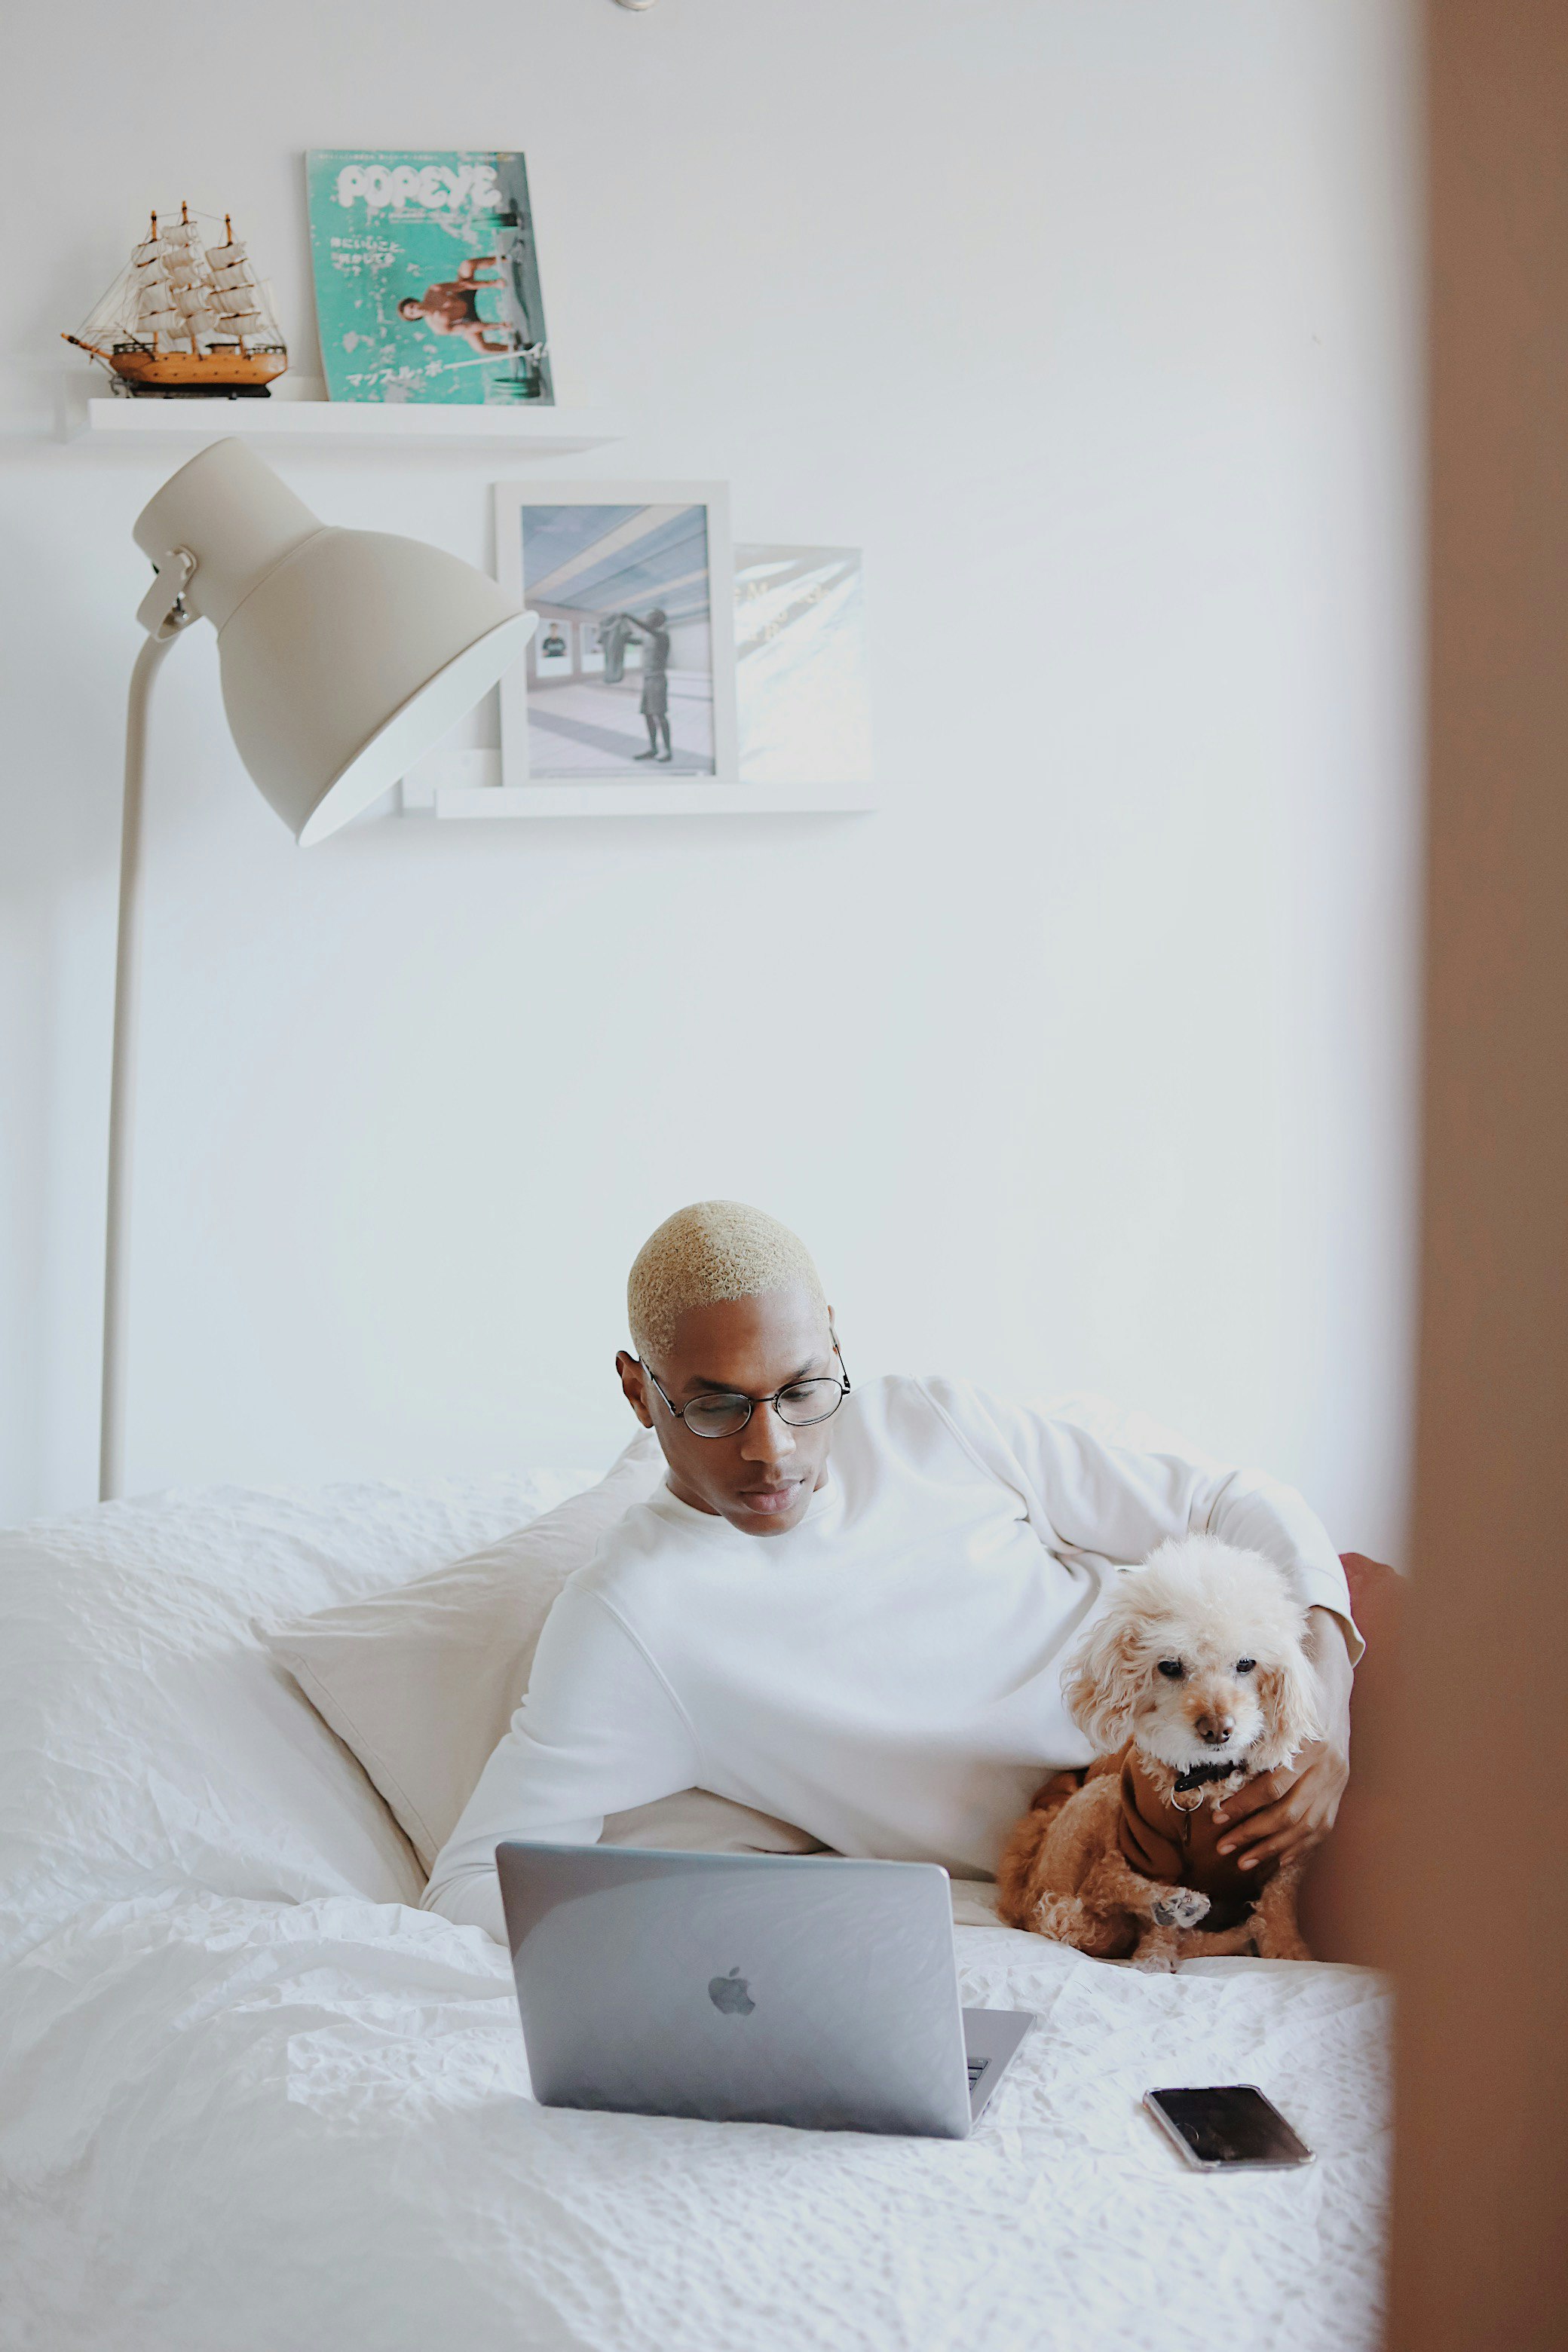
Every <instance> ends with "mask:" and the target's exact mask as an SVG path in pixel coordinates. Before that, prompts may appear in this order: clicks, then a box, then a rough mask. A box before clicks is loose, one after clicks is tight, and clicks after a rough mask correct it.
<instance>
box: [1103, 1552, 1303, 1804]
mask: <svg viewBox="0 0 1568 2352" xmlns="http://www.w3.org/2000/svg"><path fill="white" fill-rule="evenodd" d="M1305 1622H1306V1621H1305V1612H1303V1611H1302V1610H1301V1609H1300V1606H1299V1605H1298V1604H1297V1602H1296V1601H1295V1600H1294V1598H1293V1597H1292V1595H1291V1593H1290V1591H1289V1588H1288V1587H1287V1585H1286V1582H1285V1580H1284V1577H1283V1576H1282V1575H1281V1573H1280V1571H1279V1570H1278V1569H1277V1568H1276V1567H1275V1566H1274V1565H1273V1563H1272V1562H1271V1561H1269V1560H1267V1559H1263V1558H1262V1556H1261V1555H1260V1554H1258V1553H1257V1552H1246V1551H1238V1550H1237V1549H1235V1548H1234V1547H1232V1546H1231V1545H1228V1544H1221V1543H1215V1541H1213V1540H1212V1538H1208V1537H1206V1536H1200V1537H1194V1538H1191V1539H1190V1540H1188V1541H1187V1542H1185V1543H1168V1544H1162V1545H1161V1547H1160V1549H1159V1550H1158V1551H1156V1552H1154V1553H1153V1554H1152V1557H1151V1558H1150V1559H1148V1560H1147V1561H1146V1562H1145V1564H1144V1566H1143V1567H1142V1568H1140V1569H1131V1570H1127V1571H1125V1572H1124V1573H1123V1574H1122V1575H1121V1577H1119V1578H1118V1579H1117V1582H1116V1586H1115V1588H1114V1590H1113V1591H1112V1594H1111V1599H1110V1606H1109V1607H1108V1609H1107V1610H1106V1612H1105V1614H1104V1615H1103V1616H1102V1617H1101V1618H1100V1622H1099V1623H1098V1624H1097V1625H1096V1626H1095V1627H1094V1629H1093V1631H1092V1632H1091V1633H1090V1634H1089V1639H1088V1641H1087V1642H1086V1643H1085V1644H1084V1645H1083V1647H1082V1649H1081V1650H1080V1651H1079V1654H1078V1656H1077V1657H1076V1659H1075V1660H1074V1661H1073V1664H1072V1665H1071V1666H1070V1667H1069V1668H1068V1675H1067V1677H1066V1680H1065V1685H1064V1686H1065V1688H1066V1692H1067V1700H1068V1708H1069V1710H1070V1711H1071V1714H1072V1716H1073V1718H1074V1720H1075V1722H1077V1724H1078V1725H1079V1728H1080V1729H1081V1730H1082V1731H1084V1732H1085V1733H1086V1734H1087V1736H1088V1737H1089V1738H1090V1739H1091V1740H1093V1742H1094V1744H1095V1747H1096V1748H1098V1749H1099V1750H1100V1753H1101V1754H1109V1753H1110V1752H1111V1751H1112V1750H1113V1749H1115V1748H1120V1747H1121V1744H1122V1743H1123V1741H1124V1740H1127V1739H1129V1738H1131V1739H1132V1740H1134V1741H1135V1742H1136V1743H1137V1745H1138V1746H1139V1747H1140V1748H1142V1750H1143V1751H1144V1753H1145V1754H1146V1755H1149V1756H1152V1757H1157V1758H1158V1759H1159V1760H1160V1761H1161V1762H1162V1763H1163V1764H1168V1765H1170V1766H1171V1767H1172V1768H1173V1769H1174V1770H1176V1771H1178V1772H1184V1771H1188V1770H1190V1769H1192V1767H1193V1766H1194V1765H1196V1764H1206V1763H1214V1764H1235V1765H1237V1766H1242V1765H1245V1767H1246V1768H1247V1769H1248V1770H1250V1771H1267V1770H1269V1769H1272V1767H1273V1766H1274V1765H1276V1764H1280V1763H1283V1762H1285V1760H1286V1759H1288V1758H1289V1757H1290V1756H1292V1755H1293V1754H1294V1753H1295V1751H1296V1749H1297V1748H1299V1747H1300V1746H1301V1745H1302V1743H1303V1741H1305V1740H1307V1739H1310V1738H1313V1737H1315V1735H1316V1732H1317V1728H1318V1727H1317V1723H1316V1720H1315V1717H1314V1713H1313V1706H1312V1688H1311V1682H1310V1676H1309V1674H1308V1670H1307V1664H1306V1657H1305V1653H1304V1651H1303V1648H1302V1638H1303V1634H1304V1631H1305Z"/></svg>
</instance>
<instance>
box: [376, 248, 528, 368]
mask: <svg viewBox="0 0 1568 2352" xmlns="http://www.w3.org/2000/svg"><path fill="white" fill-rule="evenodd" d="M495 258H496V257H495V255H494V254H493V253H478V254H471V255H470V256H469V257H468V260H467V261H460V262H459V263H458V274H457V276H456V278H447V279H445V280H444V281H443V282H442V283H441V284H440V285H438V286H426V289H425V291H424V293H423V294H417V295H416V294H405V296H404V298H403V299H402V301H401V302H400V303H399V304H398V306H397V315H398V317H399V318H400V319H406V320H408V322H409V324H410V325H411V326H412V325H413V324H414V323H415V322H416V320H423V321H424V323H425V324H426V326H427V327H428V328H429V330H430V332H431V333H432V334H433V335H460V336H461V337H462V339H463V341H465V342H468V343H471V344H472V345H473V348H474V350H475V351H476V352H483V354H484V356H485V357H486V359H510V358H512V357H513V356H514V355H515V353H516V352H517V350H518V347H519V340H520V339H519V338H518V336H516V335H515V334H514V333H513V332H512V331H511V329H510V327H496V329H495V332H494V335H493V336H492V334H491V333H490V332H489V329H490V327H491V325H492V323H493V322H492V321H491V320H488V319H481V318H480V316H479V289H480V288H481V287H484V286H499V285H500V278H481V277H480V276H479V271H480V270H481V269H485V268H489V267H490V266H491V265H492V264H493V263H494V261H495Z"/></svg>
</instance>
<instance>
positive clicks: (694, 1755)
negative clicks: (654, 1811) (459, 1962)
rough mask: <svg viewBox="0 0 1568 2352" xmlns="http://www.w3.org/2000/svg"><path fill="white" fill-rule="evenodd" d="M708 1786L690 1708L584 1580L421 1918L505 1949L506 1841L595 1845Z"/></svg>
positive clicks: (558, 1623)
mask: <svg viewBox="0 0 1568 2352" xmlns="http://www.w3.org/2000/svg"><path fill="white" fill-rule="evenodd" d="M699 1779H700V1756H699V1751H698V1747H697V1741H696V1738H695V1737H694V1735H693V1733H692V1730H691V1727H690V1724H689V1721H688V1719H687V1717H686V1715H685V1713H684V1711H683V1709H682V1708H681V1707H680V1706H679V1705H678V1703H677V1701H676V1699H675V1697H674V1695H673V1694H672V1692H671V1691H670V1689H669V1687H668V1685H667V1684H666V1682H665V1681H664V1679H663V1677H662V1675H659V1674H658V1671H657V1670H656V1668H655V1667H654V1665H653V1664H652V1663H651V1661H650V1660H649V1659H648V1657H647V1654H646V1653H645V1651H644V1650H643V1649H642V1647H641V1645H640V1643H637V1640H636V1639H635V1637H634V1636H633V1634H632V1633H631V1632H630V1631H629V1630H628V1628H627V1627H626V1623H625V1622H624V1621H623V1620H622V1619H621V1618H620V1617H619V1616H618V1615H617V1614H616V1612H615V1611H614V1610H613V1609H612V1608H610V1606H609V1605H608V1603H607V1602H605V1601H603V1600H601V1599H600V1597H599V1595H598V1594H597V1593H595V1592H594V1591H591V1590H589V1589H587V1588H586V1587H584V1586H583V1585H582V1584H580V1583H579V1582H577V1581H576V1580H574V1581H573V1582H572V1583H570V1584H568V1585H567V1586H566V1587H565V1588H564V1589H563V1591H562V1593H561V1595H560V1597H559V1599H558V1600H557V1601H556V1602H555V1605H554V1607H553V1608H552V1610H551V1612H550V1614H549V1616H548V1618H547V1619H546V1620H545V1624H544V1631H543V1633H542V1634H541V1635H540V1638H539V1648H538V1650H537V1652H536V1653H535V1655H534V1661H533V1671H532V1673H531V1675H530V1677H529V1684H528V1694H527V1696H526V1697H525V1698H524V1699H523V1701H522V1704H521V1706H519V1708H518V1710H517V1712H516V1714H515V1715H514V1716H513V1717H512V1719H511V1727H510V1730H509V1731H508V1732H507V1734H506V1737H505V1738H504V1739H502V1740H501V1742H500V1746H499V1747H498V1748H496V1750H495V1752H494V1754H493V1755H492V1756H491V1758H490V1760H489V1763H488V1764H487V1765H486V1766H485V1769H484V1770H483V1772H481V1774H480V1775H479V1785H478V1787H477V1788H476V1789H475V1790H474V1793H473V1795H472V1796H471V1797H470V1798H469V1799H468V1803H467V1804H466V1805H465V1806H464V1808H463V1811H462V1814H461V1816H460V1818H459V1819H458V1824H457V1827H456V1828H455V1829H454V1830H453V1832H452V1834H451V1836H450V1837H449V1838H448V1839H447V1843H446V1844H445V1845H444V1846H443V1847H442V1848H441V1851H440V1853H438V1854H437V1857H436V1862H435V1866H434V1868H433V1869H432V1871H431V1873H430V1883H429V1885H428V1886H426V1890H425V1894H424V1896H423V1898H422V1901H423V1908H424V1909H426V1911H439V1912H441V1913H442V1914H443V1916H445V1917H447V1918H448V1919H455V1920H457V1921H458V1923H459V1925H461V1926H465V1927H483V1928H484V1929H485V1930H486V1932H487V1933H488V1934H489V1935H491V1936H494V1937H495V1938H496V1939H497V1941H498V1942H499V1943H505V1941H506V1923H505V1919H504V1917H503V1916H502V1912H501V1900H500V1881H499V1880H498V1878H497V1876H496V1866H495V1850H496V1847H497V1845H498V1844H499V1843H500V1840H501V1839H502V1838H534V1839H538V1840H540V1841H542V1842H546V1843H551V1844H557V1845H594V1844H595V1843H597V1841H598V1838H599V1833H600V1832H601V1831H602V1830H603V1828H604V1826H605V1814H606V1813H620V1812H628V1811H630V1810H631V1808H632V1807H633V1806H634V1805H647V1804H651V1803H652V1802H653V1801H654V1800H655V1799H656V1798H658V1797H668V1796H672V1795H673V1794H674V1793H675V1792H676V1791H677V1790H680V1789H689V1788H690V1787H692V1786H693V1784H694V1783H695V1782H696V1781H697V1780H699Z"/></svg>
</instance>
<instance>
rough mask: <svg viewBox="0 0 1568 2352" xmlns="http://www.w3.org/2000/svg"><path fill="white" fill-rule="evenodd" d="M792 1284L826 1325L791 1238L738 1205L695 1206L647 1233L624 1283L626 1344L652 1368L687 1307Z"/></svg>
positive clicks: (813, 1276) (817, 1289)
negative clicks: (628, 1341) (814, 1305)
mask: <svg viewBox="0 0 1568 2352" xmlns="http://www.w3.org/2000/svg"><path fill="white" fill-rule="evenodd" d="M796 1285H798V1286H800V1287H801V1288H802V1289H804V1290H805V1291H807V1292H808V1293H809V1294H810V1296H811V1297H813V1298H814V1299H815V1300H816V1303H817V1305H818V1306H819V1307H821V1309H822V1316H823V1320H824V1322H826V1319H827V1293H826V1291H825V1290H824V1289H823V1287H822V1277H821V1276H820V1275H819V1274H818V1273H817V1271H816V1266H815V1265H814V1264H813V1263H812V1256H811V1252H810V1251H809V1250H808V1249H807V1248H806V1246H805V1243H804V1242H803V1241H802V1240H801V1239H800V1237H799V1236H798V1234H792V1233H791V1231H790V1229H789V1227H788V1226H787V1225H781V1224H780V1223H779V1221H778V1219H777V1218H776V1217H770V1216H768V1215H767V1214H766V1213H765V1212H764V1211H763V1210H761V1209H751V1208H748V1207H747V1205H746V1203H745V1202H744V1201H694V1202H692V1204H691V1206H690V1207H689V1209H677V1211H676V1213H675V1214H674V1216H673V1217H666V1219H665V1221H664V1223H663V1224H662V1225H660V1226H658V1229H657V1230H656V1231H655V1232H653V1233H651V1234H649V1235H648V1237H647V1241H646V1242H644V1244H643V1245H642V1247H641V1249H640V1250H638V1252H637V1255H636V1257H635V1258H634V1259H633V1260H632V1270H631V1273H630V1274H629V1276H627V1277H626V1320H627V1322H628V1323H629V1324H630V1326H631V1334H632V1345H633V1346H634V1347H635V1348H636V1349H637V1354H638V1355H639V1356H640V1357H641V1358H642V1360H643V1361H644V1362H645V1363H646V1362H647V1361H648V1360H649V1359H650V1358H651V1359H652V1360H654V1362H655V1363H656V1364H657V1363H658V1360H660V1359H661V1358H663V1357H665V1356H666V1355H668V1350H669V1349H670V1348H671V1346H672V1345H673V1344H674V1340H675V1327H676V1325H677V1324H678V1323H679V1320H680V1318H681V1317H682V1316H683V1315H684V1314H685V1313H686V1311H687V1309H688V1308H689V1307H712V1306H714V1305H716V1304H717V1302H718V1301H719V1300H720V1299H721V1298H761V1297H765V1296H766V1295H767V1293H768V1292H769V1291H773V1290H788V1289H791V1288H793V1287H794V1286H796Z"/></svg>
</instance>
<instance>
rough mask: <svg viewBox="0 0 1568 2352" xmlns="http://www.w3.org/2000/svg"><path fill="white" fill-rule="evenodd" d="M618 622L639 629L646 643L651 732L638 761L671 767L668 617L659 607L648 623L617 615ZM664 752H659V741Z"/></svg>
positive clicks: (645, 706)
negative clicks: (652, 761)
mask: <svg viewBox="0 0 1568 2352" xmlns="http://www.w3.org/2000/svg"><path fill="white" fill-rule="evenodd" d="M615 618H616V620H617V621H624V622H625V623H626V626H627V627H628V628H631V629H636V631H637V635H639V636H640V637H641V639H642V641H643V649H642V715H643V724H644V726H645V727H646V728H647V751H634V752H633V754H632V757H633V759H634V760H657V761H658V762H659V764H660V766H661V767H668V764H669V762H670V761H671V760H672V759H673V757H674V756H675V755H674V753H673V752H672V751H671V750H670V748H669V631H668V628H667V627H666V626H665V614H664V610H663V607H662V606H661V605H658V604H656V605H655V606H654V608H653V610H652V612H651V613H650V614H648V616H647V620H646V621H639V620H638V618H637V614H635V613H617V614H616V615H615ZM661 734H662V736H663V738H664V749H663V751H660V750H659V748H658V743H659V737H660V735H661Z"/></svg>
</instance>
